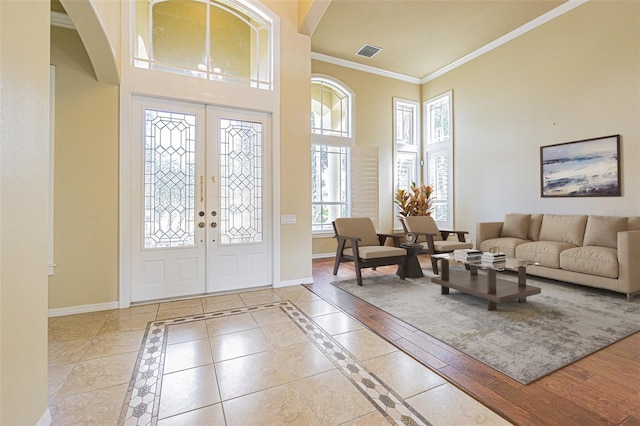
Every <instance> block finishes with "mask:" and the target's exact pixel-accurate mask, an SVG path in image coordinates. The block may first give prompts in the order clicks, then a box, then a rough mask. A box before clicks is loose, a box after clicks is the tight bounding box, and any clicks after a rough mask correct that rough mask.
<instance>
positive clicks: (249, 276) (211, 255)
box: [206, 107, 273, 293]
mask: <svg viewBox="0 0 640 426" xmlns="http://www.w3.org/2000/svg"><path fill="white" fill-rule="evenodd" d="M268 118H269V117H268V116H267V115H266V114H261V113H256V112H246V111H239V110H230V109H223V108H215V107H207V172H208V175H207V179H208V180H209V182H208V185H209V186H208V188H211V190H210V191H208V192H207V197H206V199H207V206H208V207H209V208H208V209H207V218H208V222H209V223H208V226H207V234H208V239H207V292H208V293H212V292H218V291H229V290H237V289H244V288H250V287H258V286H266V285H271V284H273V282H272V273H271V248H270V246H271V240H272V238H271V225H270V224H271V213H270V212H271V193H270V188H271V182H270V179H271V173H267V170H266V165H268V164H270V163H271V156H270V152H271V149H270V143H269V141H270V134H271V128H270V125H269V123H270V121H269V120H268Z"/></svg>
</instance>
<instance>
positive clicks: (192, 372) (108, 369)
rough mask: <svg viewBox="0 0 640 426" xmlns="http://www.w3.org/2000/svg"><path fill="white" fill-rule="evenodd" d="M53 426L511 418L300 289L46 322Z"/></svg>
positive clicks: (486, 421)
mask: <svg viewBox="0 0 640 426" xmlns="http://www.w3.org/2000/svg"><path fill="white" fill-rule="evenodd" d="M49 407H50V410H51V416H52V418H53V424H54V425H88V424H91V425H120V424H126V425H130V424H131V425H133V424H140V425H156V424H157V425H159V426H167V425H225V424H226V425H252V424H256V425H280V424H286V425H315V424H323V425H342V424H345V425H377V424H388V423H397V424H412V425H413V424H415V425H419V424H433V425H475V424H482V425H503V424H509V423H508V422H506V421H505V420H504V419H502V418H501V417H499V416H498V415H497V414H495V413H494V412H492V411H491V410H489V409H488V408H486V407H484V406H483V405H481V404H480V403H478V402H477V401H475V400H474V399H473V398H471V397H469V396H468V395H467V394H465V393H464V392H462V391H460V390H458V389H457V388H455V387H454V386H453V385H451V384H449V383H448V382H446V381H445V380H444V379H442V378H441V377H440V376H438V375H437V374H435V373H433V372H432V371H431V370H429V369H427V368H426V367H424V366H422V365H421V364H419V363H418V362H416V361H415V360H413V359H412V358H411V357H409V356H407V355H405V354H404V353H403V352H402V351H399V350H398V349H397V348H396V347H394V346H393V345H391V344H389V343H388V342H386V341H385V340H384V339H382V338H380V337H378V336H377V335H375V334H374V333H372V332H371V331H369V330H368V329H367V328H366V327H364V326H363V325H362V324H360V323H359V322H357V321H355V320H353V319H352V318H351V317H349V316H348V315H347V314H345V313H344V312H342V311H340V309H338V308H336V307H335V306H333V305H331V304H329V303H327V302H326V301H324V300H322V299H320V298H319V297H317V296H316V295H314V294H313V293H311V292H310V291H309V290H307V289H306V288H305V287H302V286H295V287H287V288H282V289H273V290H272V289H268V290H258V291H251V292H245V293H234V294H228V295H221V296H211V297H203V298H194V299H188V300H180V301H172V302H164V303H156V304H148V305H140V306H135V307H132V308H129V309H121V310H114V311H102V312H94V313H87V314H78V315H69V316H63V317H54V318H50V319H49Z"/></svg>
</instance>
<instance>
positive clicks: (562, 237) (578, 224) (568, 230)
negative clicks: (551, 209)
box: [539, 214, 587, 246]
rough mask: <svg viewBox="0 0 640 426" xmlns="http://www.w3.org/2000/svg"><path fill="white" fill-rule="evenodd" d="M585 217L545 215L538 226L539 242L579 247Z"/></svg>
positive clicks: (585, 220) (585, 221)
mask: <svg viewBox="0 0 640 426" xmlns="http://www.w3.org/2000/svg"><path fill="white" fill-rule="evenodd" d="M586 225H587V216H582V215H558V214H545V215H544V217H543V218H542V226H540V236H539V241H556V242H560V243H567V244H573V245H574V246H581V245H582V241H583V240H584V231H585V227H586Z"/></svg>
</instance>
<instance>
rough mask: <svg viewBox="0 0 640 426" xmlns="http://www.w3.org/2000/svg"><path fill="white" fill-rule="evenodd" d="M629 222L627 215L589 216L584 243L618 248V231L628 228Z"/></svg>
mask: <svg viewBox="0 0 640 426" xmlns="http://www.w3.org/2000/svg"><path fill="white" fill-rule="evenodd" d="M627 222H628V219H627V218H626V217H611V216H608V217H607V216H589V219H588V220H587V230H586V231H585V233H584V245H585V246H599V247H611V248H618V232H622V231H626V230H627Z"/></svg>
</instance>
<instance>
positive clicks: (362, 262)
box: [333, 217, 407, 286]
mask: <svg viewBox="0 0 640 426" xmlns="http://www.w3.org/2000/svg"><path fill="white" fill-rule="evenodd" d="M333 229H334V231H335V238H336V239H337V240H338V248H337V250H336V261H335V265H334V267H333V275H336V274H337V273H338V267H339V266H340V263H342V262H353V263H354V267H355V270H356V281H357V282H358V285H360V286H361V285H362V273H361V270H362V269H363V268H373V269H375V268H376V267H377V266H384V265H398V275H400V278H401V279H403V280H404V279H405V273H404V266H403V263H404V257H405V255H406V254H407V251H406V250H405V249H403V248H400V247H393V246H385V245H384V243H385V240H386V238H387V235H384V234H378V233H376V229H375V228H374V226H373V222H372V221H371V219H369V218H368V217H364V218H340V219H336V220H335V221H334V222H333Z"/></svg>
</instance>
